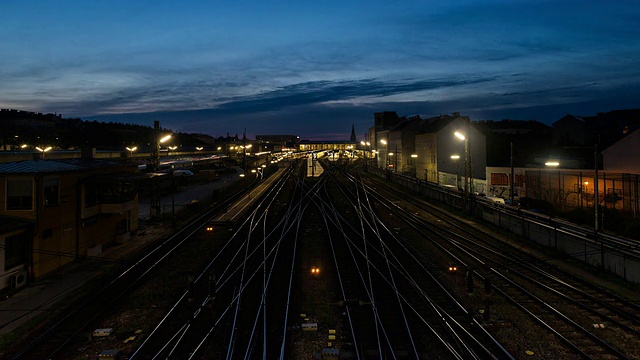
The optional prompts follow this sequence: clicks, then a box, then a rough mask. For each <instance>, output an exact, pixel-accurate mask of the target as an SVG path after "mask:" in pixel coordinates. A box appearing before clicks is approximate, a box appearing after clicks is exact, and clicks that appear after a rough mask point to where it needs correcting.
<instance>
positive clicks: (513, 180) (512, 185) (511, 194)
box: [509, 141, 516, 206]
mask: <svg viewBox="0 0 640 360" xmlns="http://www.w3.org/2000/svg"><path fill="white" fill-rule="evenodd" d="M513 162H514V161H513V141H511V190H510V192H509V195H510V198H511V206H513V205H514V203H513V196H514V194H513V189H514V183H515V180H516V179H515V176H514V170H513Z"/></svg>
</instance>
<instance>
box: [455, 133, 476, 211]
mask: <svg viewBox="0 0 640 360" xmlns="http://www.w3.org/2000/svg"><path fill="white" fill-rule="evenodd" d="M468 129H469V124H467V132H468ZM453 135H454V136H455V137H456V138H458V140H462V141H464V165H465V166H464V193H465V199H466V200H469V199H470V198H471V196H470V195H471V193H472V192H473V170H472V168H471V151H470V149H469V136H468V135H464V134H463V133H461V132H458V131H456V132H454V133H453Z"/></svg>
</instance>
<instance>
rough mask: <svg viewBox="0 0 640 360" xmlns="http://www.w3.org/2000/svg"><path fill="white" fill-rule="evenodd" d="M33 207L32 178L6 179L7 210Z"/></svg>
mask: <svg viewBox="0 0 640 360" xmlns="http://www.w3.org/2000/svg"><path fill="white" fill-rule="evenodd" d="M31 209H33V179H7V210H31Z"/></svg>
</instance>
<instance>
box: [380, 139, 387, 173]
mask: <svg viewBox="0 0 640 360" xmlns="http://www.w3.org/2000/svg"><path fill="white" fill-rule="evenodd" d="M380 144H382V145H384V158H385V159H384V162H385V163H386V164H382V165H384V169H385V171H387V170H389V146H387V145H388V143H387V140H385V139H380Z"/></svg>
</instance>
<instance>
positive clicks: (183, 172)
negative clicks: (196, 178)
mask: <svg viewBox="0 0 640 360" xmlns="http://www.w3.org/2000/svg"><path fill="white" fill-rule="evenodd" d="M173 176H193V173H192V172H191V170H174V172H173Z"/></svg>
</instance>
